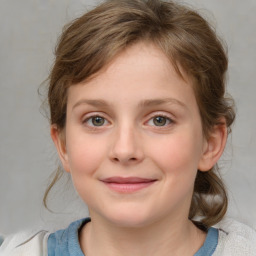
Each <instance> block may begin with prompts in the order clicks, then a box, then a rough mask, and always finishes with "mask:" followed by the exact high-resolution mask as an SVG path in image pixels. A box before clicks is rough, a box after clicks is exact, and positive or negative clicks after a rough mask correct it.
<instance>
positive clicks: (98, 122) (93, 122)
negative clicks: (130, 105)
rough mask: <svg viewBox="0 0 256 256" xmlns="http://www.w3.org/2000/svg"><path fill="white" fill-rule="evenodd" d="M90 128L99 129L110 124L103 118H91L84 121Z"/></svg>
mask: <svg viewBox="0 0 256 256" xmlns="http://www.w3.org/2000/svg"><path fill="white" fill-rule="evenodd" d="M83 123H86V124H87V125H88V126H93V127H99V126H104V125H106V124H108V123H109V122H108V121H107V120H106V119H105V118H104V117H102V116H91V117H89V118H87V119H85V120H84V121H83Z"/></svg>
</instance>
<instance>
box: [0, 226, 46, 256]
mask: <svg viewBox="0 0 256 256" xmlns="http://www.w3.org/2000/svg"><path fill="white" fill-rule="evenodd" d="M49 235H50V233H49V232H47V231H45V230H37V231H35V230H30V231H23V232H19V233H17V234H14V235H10V236H7V237H6V238H5V239H4V241H3V243H2V245H1V247H0V255H1V256H30V255H31V256H32V255H33V256H37V255H38V256H39V255H40V256H47V239H48V236H49Z"/></svg>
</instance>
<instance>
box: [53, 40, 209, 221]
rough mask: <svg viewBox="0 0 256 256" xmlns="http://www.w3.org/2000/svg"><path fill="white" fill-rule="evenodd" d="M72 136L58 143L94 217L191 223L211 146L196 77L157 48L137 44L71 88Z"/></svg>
mask: <svg viewBox="0 0 256 256" xmlns="http://www.w3.org/2000/svg"><path fill="white" fill-rule="evenodd" d="M64 136H65V143H64V144H63V145H62V144H61V136H59V138H57V139H56V137H55V139H54V140H55V143H56V145H57V148H58V149H59V154H60V157H61V160H62V163H63V166H64V168H65V170H66V171H68V172H70V173H71V176H72V180H73V183H74V186H75V188H76V190H77V192H78V193H79V195H80V197H81V198H82V199H83V200H84V202H85V203H86V204H87V205H88V207H89V210H90V214H91V217H93V218H98V219H102V220H105V221H109V222H111V223H114V224H116V225H119V226H143V225H149V224H150V223H153V222H156V221H159V220H167V219H172V220H174V219H177V218H183V219H187V218H188V212H189V207H190V203H191V196H192V193H193V186H194V180H195V176H196V173H197V170H198V168H199V169H200V167H201V166H200V165H202V162H203V158H204V153H205V151H206V147H207V142H206V141H205V140H204V136H203V133H202V125H201V120H200V115H199V110H198V106H197V103H196V99H195V95H194V92H193V89H192V84H191V82H190V80H189V79H188V78H187V79H185V80H184V79H182V78H181V77H180V76H179V75H178V74H177V73H176V72H175V70H174V67H173V66H172V65H171V64H170V62H169V61H168V59H167V57H166V56H165V55H164V54H163V53H162V52H161V51H160V50H159V49H157V48H156V47H155V46H153V45H146V44H142V43H141V44H136V45H134V46H132V47H130V48H128V49H127V50H125V51H124V52H122V53H121V54H120V55H119V56H118V57H116V58H115V59H114V60H113V61H112V62H111V64H110V65H109V66H108V67H106V68H105V69H104V70H102V72H100V73H99V74H98V75H97V76H96V77H94V78H93V79H91V80H90V81H88V82H84V83H81V84H78V85H74V86H71V87H70V88H69V91H68V102H67V121H66V128H65V134H64ZM53 137H54V136H53ZM57 137H58V136H57Z"/></svg>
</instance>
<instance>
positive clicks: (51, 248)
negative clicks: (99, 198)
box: [47, 218, 219, 256]
mask: <svg viewBox="0 0 256 256" xmlns="http://www.w3.org/2000/svg"><path fill="white" fill-rule="evenodd" d="M89 221H90V218H86V219H81V220H77V221H75V222H72V223H71V224H70V225H69V227H68V228H66V229H62V230H58V231H56V232H55V233H52V234H50V236H49V238H48V243H47V247H48V256H85V255H84V254H83V252H82V250H81V248H80V244H79V238H78V233H79V229H80V228H81V227H82V226H83V225H85V224H86V223H88V222H89ZM218 234H219V231H218V229H216V228H210V229H209V230H208V232H207V236H206V240H205V242H204V244H203V246H202V247H201V248H200V249H199V250H198V251H197V253H196V254H195V255H194V256H211V255H212V254H213V253H214V251H215V249H216V247H217V244H218Z"/></svg>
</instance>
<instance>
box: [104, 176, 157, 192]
mask: <svg viewBox="0 0 256 256" xmlns="http://www.w3.org/2000/svg"><path fill="white" fill-rule="evenodd" d="M101 181H102V182H103V183H104V184H105V185H106V186H107V187H109V188H110V189H111V190H114V191H116V192H119V193H132V192H136V191H138V190H142V189H145V188H147V187H149V186H151V185H153V184H154V183H155V182H156V181H157V180H156V179H147V178H140V177H109V178H106V179H103V180H101Z"/></svg>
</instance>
